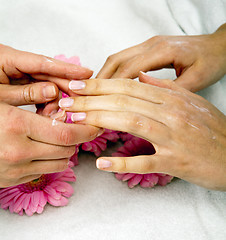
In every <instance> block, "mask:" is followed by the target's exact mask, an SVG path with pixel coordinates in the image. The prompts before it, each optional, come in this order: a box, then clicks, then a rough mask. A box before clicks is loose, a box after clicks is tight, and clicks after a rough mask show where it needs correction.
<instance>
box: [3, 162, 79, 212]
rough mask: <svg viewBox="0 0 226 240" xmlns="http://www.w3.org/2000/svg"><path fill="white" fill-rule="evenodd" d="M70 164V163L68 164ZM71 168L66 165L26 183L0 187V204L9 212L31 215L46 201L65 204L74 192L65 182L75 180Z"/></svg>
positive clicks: (39, 209) (54, 204)
mask: <svg viewBox="0 0 226 240" xmlns="http://www.w3.org/2000/svg"><path fill="white" fill-rule="evenodd" d="M70 166H71V165H70ZM75 180H76V177H75V174H74V172H73V170H72V169H71V168H70V167H68V169H66V170H65V171H63V172H59V173H52V174H43V175H42V176H41V177H40V178H38V179H36V180H33V181H31V182H28V183H24V184H20V185H17V186H13V187H8V188H3V189H0V205H1V208H3V209H9V211H10V212H11V213H13V212H14V213H18V214H19V215H23V212H24V211H25V213H26V214H27V215H28V216H32V215H33V214H34V213H35V212H37V213H42V212H43V210H44V207H45V205H46V204H47V203H49V204H51V205H53V206H65V205H67V203H68V199H67V198H69V197H70V196H71V195H72V194H73V192H74V189H73V188H72V186H71V185H70V184H69V183H67V182H75Z"/></svg>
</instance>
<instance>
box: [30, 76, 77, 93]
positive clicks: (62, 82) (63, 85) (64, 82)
mask: <svg viewBox="0 0 226 240" xmlns="http://www.w3.org/2000/svg"><path fill="white" fill-rule="evenodd" d="M32 77H33V78H35V79H37V80H41V81H49V82H53V83H55V84H56V85H57V87H58V88H59V89H60V90H61V91H63V92H64V93H67V94H68V95H70V96H74V95H75V94H74V93H73V92H72V91H71V90H70V89H69V88H68V84H69V81H70V80H71V79H63V78H58V77H53V76H48V75H43V74H33V75H32ZM75 81H77V80H75Z"/></svg>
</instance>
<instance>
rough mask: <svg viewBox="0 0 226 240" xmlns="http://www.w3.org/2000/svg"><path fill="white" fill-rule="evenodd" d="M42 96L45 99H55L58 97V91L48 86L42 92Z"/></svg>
mask: <svg viewBox="0 0 226 240" xmlns="http://www.w3.org/2000/svg"><path fill="white" fill-rule="evenodd" d="M42 94H43V96H44V97H45V98H47V99H48V98H54V97H56V89H55V87H54V86H46V87H44V88H43V90H42Z"/></svg>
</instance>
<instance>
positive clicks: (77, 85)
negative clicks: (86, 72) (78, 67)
mask: <svg viewBox="0 0 226 240" xmlns="http://www.w3.org/2000/svg"><path fill="white" fill-rule="evenodd" d="M85 87H86V83H85V82H82V81H77V80H72V81H70V82H69V89H71V90H81V89H84V88H85Z"/></svg>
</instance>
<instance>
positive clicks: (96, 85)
mask: <svg viewBox="0 0 226 240" xmlns="http://www.w3.org/2000/svg"><path fill="white" fill-rule="evenodd" d="M69 88H70V89H71V90H73V91H74V93H76V94H78V95H95V96H96V95H106V94H125V95H129V96H131V97H136V98H140V99H143V100H147V101H151V102H153V103H163V100H164V99H166V97H167V94H168V92H169V91H168V90H166V89H160V88H156V87H153V86H151V85H150V84H143V83H139V82H137V81H134V80H131V79H120V78H119V79H89V80H87V81H86V80H83V81H71V82H70V84H69ZM64 101H66V100H64Z"/></svg>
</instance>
